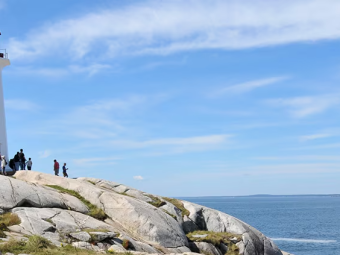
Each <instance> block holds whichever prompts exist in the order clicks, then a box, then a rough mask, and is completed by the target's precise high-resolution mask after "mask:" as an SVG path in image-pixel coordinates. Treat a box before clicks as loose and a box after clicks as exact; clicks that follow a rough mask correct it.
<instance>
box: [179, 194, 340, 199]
mask: <svg viewBox="0 0 340 255" xmlns="http://www.w3.org/2000/svg"><path fill="white" fill-rule="evenodd" d="M224 197H225V198H233V197H248V198H251V197H340V194H307V195H306V194H304V195H267V194H259V195H246V196H245V195H244V196H197V197H196V196H195V197H194V196H188V197H176V198H179V199H182V198H224Z"/></svg>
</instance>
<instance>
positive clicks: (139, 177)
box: [133, 175, 144, 181]
mask: <svg viewBox="0 0 340 255" xmlns="http://www.w3.org/2000/svg"><path fill="white" fill-rule="evenodd" d="M133 179H135V180H138V181H142V180H144V178H143V176H140V175H136V176H134V177H133Z"/></svg>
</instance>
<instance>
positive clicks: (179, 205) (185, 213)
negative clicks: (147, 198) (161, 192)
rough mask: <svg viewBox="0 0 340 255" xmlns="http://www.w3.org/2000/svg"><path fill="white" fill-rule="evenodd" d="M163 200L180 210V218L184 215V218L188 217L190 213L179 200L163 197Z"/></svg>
mask: <svg viewBox="0 0 340 255" xmlns="http://www.w3.org/2000/svg"><path fill="white" fill-rule="evenodd" d="M163 199H164V200H165V201H168V202H169V203H171V204H173V205H174V206H176V207H177V208H178V209H180V210H181V212H182V217H184V215H186V216H189V215H190V212H189V211H188V210H187V209H185V207H184V205H183V203H182V202H181V201H180V200H178V199H175V198H169V197H163Z"/></svg>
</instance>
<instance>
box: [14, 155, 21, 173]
mask: <svg viewBox="0 0 340 255" xmlns="http://www.w3.org/2000/svg"><path fill="white" fill-rule="evenodd" d="M14 164H15V170H19V164H20V155H19V151H18V152H17V154H15V155H14Z"/></svg>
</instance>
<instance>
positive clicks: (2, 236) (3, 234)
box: [0, 230, 7, 238]
mask: <svg viewBox="0 0 340 255" xmlns="http://www.w3.org/2000/svg"><path fill="white" fill-rule="evenodd" d="M6 237H7V235H6V234H5V232H4V231H2V230H0V238H6Z"/></svg>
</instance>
